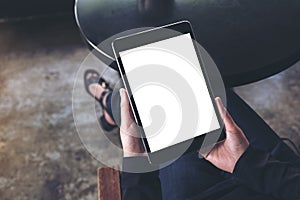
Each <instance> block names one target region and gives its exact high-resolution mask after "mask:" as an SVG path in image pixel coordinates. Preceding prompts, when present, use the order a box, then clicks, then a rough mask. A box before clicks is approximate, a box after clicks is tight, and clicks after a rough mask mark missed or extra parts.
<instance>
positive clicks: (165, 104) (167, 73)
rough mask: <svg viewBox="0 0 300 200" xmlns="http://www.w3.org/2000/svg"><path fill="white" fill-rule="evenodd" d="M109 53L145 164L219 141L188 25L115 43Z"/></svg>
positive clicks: (204, 76)
mask: <svg viewBox="0 0 300 200" xmlns="http://www.w3.org/2000/svg"><path fill="white" fill-rule="evenodd" d="M112 47H113V51H114V54H115V57H116V60H117V63H118V66H119V69H120V73H121V77H122V80H123V82H124V86H125V88H126V89H127V91H128V95H129V99H130V104H131V107H132V109H133V114H134V118H135V120H136V123H137V124H138V126H139V127H140V130H139V131H140V134H141V136H142V138H143V139H142V141H143V143H144V146H145V149H146V151H147V153H148V158H149V160H150V162H152V163H164V162H166V161H168V160H171V159H176V158H178V157H180V156H181V155H182V154H184V153H186V152H189V151H194V150H199V149H200V148H201V147H204V146H208V145H212V144H215V143H217V142H219V141H222V140H224V139H225V133H224V131H223V122H222V119H221V118H220V115H219V113H218V109H217V107H216V104H215V100H214V96H213V92H212V91H211V87H210V84H209V82H208V78H207V74H206V72H205V66H204V65H203V64H202V62H201V55H200V54H199V50H198V49H197V43H196V42H195V37H194V34H193V31H192V27H191V25H190V23H189V22H188V21H181V22H177V23H173V24H169V25H166V26H162V27H157V28H153V29H150V30H146V31H143V32H138V33H134V34H131V35H128V36H124V37H121V38H118V39H116V40H115V41H114V42H113V43H112Z"/></svg>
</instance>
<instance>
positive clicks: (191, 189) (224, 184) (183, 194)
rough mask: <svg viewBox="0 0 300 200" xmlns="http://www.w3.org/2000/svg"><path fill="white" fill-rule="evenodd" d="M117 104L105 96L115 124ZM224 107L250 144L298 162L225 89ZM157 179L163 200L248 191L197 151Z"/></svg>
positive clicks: (299, 160) (115, 98) (114, 98)
mask: <svg viewBox="0 0 300 200" xmlns="http://www.w3.org/2000/svg"><path fill="white" fill-rule="evenodd" d="M119 105H120V96H119V93H115V94H111V95H109V96H108V97H107V107H108V112H111V113H110V114H111V115H113V116H114V120H115V121H116V122H117V124H119V123H118V122H119V121H120V113H119V112H118V110H119ZM113 108H116V112H113V111H112V109H113ZM227 109H228V111H229V112H230V114H231V115H232V117H233V119H234V120H235V122H236V123H237V125H238V126H239V127H240V128H241V129H242V130H243V131H244V133H245V135H246V136H247V138H248V140H249V141H250V143H251V145H253V146H255V147H257V148H260V149H263V150H265V151H268V152H271V154H272V155H273V156H274V157H275V158H276V159H278V160H281V161H293V162H297V163H300V158H299V157H298V156H296V155H295V154H294V152H293V151H292V150H291V149H290V148H289V147H287V145H286V144H284V143H283V142H282V141H281V140H280V138H279V137H278V136H277V135H276V133H275V132H274V131H273V130H272V129H271V128H270V127H269V126H268V125H267V124H266V123H265V121H264V120H263V119H262V118H260V117H259V115H258V114H257V113H256V112H255V111H253V110H252V109H251V108H250V107H249V106H248V105H247V104H246V103H245V102H244V101H243V100H242V99H241V98H240V97H239V96H238V95H236V94H235V93H234V92H233V91H232V90H228V91H227ZM160 180H161V187H162V193H163V194H162V195H163V199H172V200H176V199H185V198H187V197H191V196H193V195H196V194H201V193H202V194H205V195H207V196H209V195H211V194H213V193H216V192H218V191H219V192H222V191H226V190H230V191H232V190H233V188H234V189H235V190H239V191H240V192H242V193H243V192H244V193H245V194H247V192H250V193H251V192H252V191H249V189H247V188H244V187H243V186H241V185H239V184H238V183H237V182H236V181H235V180H234V179H233V178H232V176H231V175H230V174H229V173H226V172H223V171H222V170H219V169H217V168H216V167H215V166H213V165H212V164H210V163H209V162H208V161H206V160H205V159H203V158H199V156H198V153H197V152H192V153H188V154H185V155H184V156H182V157H181V158H179V159H178V160H176V161H175V162H174V163H172V164H171V165H168V166H167V167H164V168H162V169H160ZM214 186H218V187H214ZM216 188H217V190H218V191H216ZM211 189H213V191H211ZM205 195H202V196H205ZM227 195H230V193H228V194H227ZM254 195H255V194H254ZM260 197H261V198H263V199H266V198H267V197H265V196H257V198H258V199H259V198H260Z"/></svg>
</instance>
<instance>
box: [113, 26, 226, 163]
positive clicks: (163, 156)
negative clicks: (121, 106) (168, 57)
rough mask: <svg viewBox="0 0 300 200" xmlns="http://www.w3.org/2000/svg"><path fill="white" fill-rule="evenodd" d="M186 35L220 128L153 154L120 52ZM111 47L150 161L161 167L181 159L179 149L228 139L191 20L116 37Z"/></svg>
mask: <svg viewBox="0 0 300 200" xmlns="http://www.w3.org/2000/svg"><path fill="white" fill-rule="evenodd" d="M186 33H189V34H190V35H191V38H192V40H193V45H194V48H195V51H196V54H197V57H198V60H199V64H200V67H201V70H202V72H203V76H204V79H205V82H206V85H207V88H208V92H209V95H210V98H211V101H212V103H213V106H214V109H215V112H216V115H217V118H218V122H219V124H220V128H219V129H216V130H214V131H210V132H208V133H205V134H203V135H200V136H197V137H195V138H192V139H190V140H187V141H183V142H181V143H179V144H175V145H172V146H170V147H167V148H164V149H161V150H159V151H156V152H151V151H150V147H149V144H148V141H147V138H146V135H145V132H144V130H143V128H142V127H143V125H142V122H141V119H140V116H139V113H138V110H137V107H136V104H135V101H134V98H133V95H132V91H131V88H130V85H129V82H128V80H127V77H126V76H125V75H126V73H125V70H124V66H123V63H122V60H121V57H120V54H119V52H122V51H126V50H129V49H133V48H136V47H140V46H143V45H147V44H151V43H154V42H158V41H161V40H165V39H169V38H172V37H176V36H180V35H183V34H186ZM112 48H113V51H114V54H115V57H116V60H117V63H118V67H119V70H120V73H121V77H122V80H123V82H124V86H125V88H126V89H127V92H128V95H129V100H130V104H131V107H132V109H133V112H134V117H135V120H136V122H137V124H138V125H139V127H140V133H141V135H142V141H143V144H144V146H145V149H146V151H147V153H148V157H149V159H150V162H152V163H156V164H158V163H164V162H166V161H168V160H171V159H175V158H176V157H178V156H175V157H174V154H175V155H177V153H176V152H177V149H180V150H181V149H183V148H185V147H186V146H189V148H187V149H186V150H185V151H184V152H182V154H183V153H187V152H190V151H194V150H198V149H199V148H200V147H201V145H202V143H203V141H204V138H205V137H209V138H208V141H214V140H215V138H217V137H218V140H217V142H219V141H222V140H224V139H225V137H226V134H225V131H224V129H223V127H224V125H223V121H222V119H221V116H220V113H219V111H218V108H217V106H216V103H215V100H214V98H213V93H212V89H211V86H210V83H209V81H208V78H207V73H206V70H205V68H204V65H203V62H202V59H201V55H200V53H199V52H200V51H199V49H198V48H197V44H196V43H195V36H194V33H193V30H192V27H191V24H190V23H189V22H188V21H181V22H177V23H173V24H170V25H166V26H162V27H157V28H153V29H150V30H146V31H143V32H139V33H135V34H131V35H129V36H124V37H120V38H117V39H116V40H114V41H113V43H112ZM220 132H221V134H220ZM218 135H220V136H218ZM210 139H211V140H210ZM211 144H212V143H208V144H206V146H207V145H211ZM174 152H175V153H174ZM178 153H179V154H180V152H178Z"/></svg>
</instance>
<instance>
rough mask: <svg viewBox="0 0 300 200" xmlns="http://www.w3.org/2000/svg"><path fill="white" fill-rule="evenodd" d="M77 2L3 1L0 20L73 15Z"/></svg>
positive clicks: (71, 0) (52, 0)
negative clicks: (64, 14)
mask: <svg viewBox="0 0 300 200" xmlns="http://www.w3.org/2000/svg"><path fill="white" fill-rule="evenodd" d="M74 3H75V0H26V1H24V0H1V1H0V18H18V17H30V16H41V15H53V14H59V13H72V12H73V6H74Z"/></svg>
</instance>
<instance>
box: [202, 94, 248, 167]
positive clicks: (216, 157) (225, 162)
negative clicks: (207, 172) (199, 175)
mask: <svg viewBox="0 0 300 200" xmlns="http://www.w3.org/2000/svg"><path fill="white" fill-rule="evenodd" d="M216 102H217V106H218V109H219V111H220V114H221V117H222V119H223V121H224V125H225V130H226V139H225V140H224V141H222V142H220V143H217V144H216V145H215V146H214V147H213V149H212V150H211V151H210V152H209V153H208V154H206V155H203V156H204V158H205V159H206V160H208V161H209V162H211V163H212V164H213V165H215V166H216V167H218V168H219V169H222V170H224V171H227V172H230V173H232V172H233V170H234V167H235V165H236V163H237V161H238V160H239V158H240V157H241V156H242V154H243V153H244V152H245V151H246V149H247V148H248V146H249V142H248V140H247V138H246V136H245V134H244V133H243V131H242V130H241V129H240V128H239V127H238V126H237V125H236V123H235V122H234V121H233V119H232V118H231V116H230V114H229V113H228V112H227V110H226V108H225V107H224V106H223V104H222V101H221V99H220V98H219V97H217V98H216Z"/></svg>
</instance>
